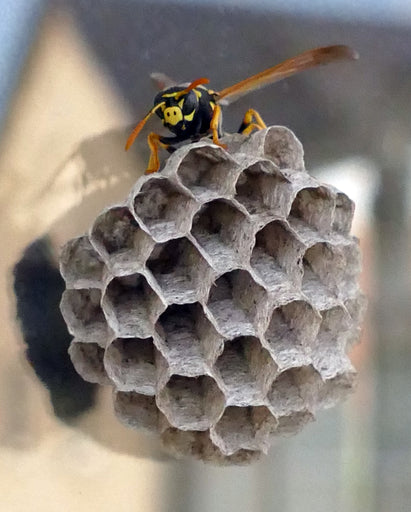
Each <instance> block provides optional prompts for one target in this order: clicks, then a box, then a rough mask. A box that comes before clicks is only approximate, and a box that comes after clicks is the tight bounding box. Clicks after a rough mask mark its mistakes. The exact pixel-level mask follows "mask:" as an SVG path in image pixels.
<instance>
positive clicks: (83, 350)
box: [68, 339, 112, 386]
mask: <svg viewBox="0 0 411 512" xmlns="http://www.w3.org/2000/svg"><path fill="white" fill-rule="evenodd" d="M68 352H69V354H70V358H71V361H72V363H73V366H74V368H75V369H76V371H77V373H78V374H79V375H81V377H83V379H84V380H87V381H88V382H94V383H97V384H101V385H102V386H104V385H108V384H112V382H111V381H110V379H109V377H108V375H107V373H106V370H105V369H104V364H103V358H104V349H103V348H102V347H100V346H99V345H98V344H97V343H89V342H87V343H84V342H82V341H78V340H76V339H75V340H74V341H73V342H72V343H71V345H70V347H69V349H68Z"/></svg>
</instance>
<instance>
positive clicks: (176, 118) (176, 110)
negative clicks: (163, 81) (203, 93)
mask: <svg viewBox="0 0 411 512" xmlns="http://www.w3.org/2000/svg"><path fill="white" fill-rule="evenodd" d="M157 105H161V107H160V108H158V109H157V110H156V114H157V115H158V116H159V117H160V119H161V120H162V121H163V124H164V126H166V127H167V128H169V129H170V130H171V131H175V130H184V129H185V127H186V124H187V123H190V122H191V121H192V120H193V118H194V115H195V113H196V111H197V109H198V96H197V93H196V91H195V90H194V89H192V90H190V91H188V92H187V91H186V88H185V87H184V86H176V87H169V88H168V89H165V90H164V91H162V92H160V93H159V94H157V96H156V97H155V99H154V107H156V106H157Z"/></svg>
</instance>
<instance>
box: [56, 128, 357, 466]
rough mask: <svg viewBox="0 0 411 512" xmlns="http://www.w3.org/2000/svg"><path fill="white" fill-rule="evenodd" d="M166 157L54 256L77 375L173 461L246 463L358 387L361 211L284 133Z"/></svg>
mask: <svg viewBox="0 0 411 512" xmlns="http://www.w3.org/2000/svg"><path fill="white" fill-rule="evenodd" d="M225 142H226V144H228V151H226V150H224V149H222V148H220V147H217V146H215V145H213V144H212V143H211V142H210V141H209V140H207V139H203V140H201V141H200V142H197V143H194V144H190V145H187V146H184V147H182V148H180V149H179V150H177V151H176V152H175V153H173V154H172V155H171V156H170V157H169V159H168V161H167V163H166V165H165V167H164V169H163V171H162V172H161V173H157V174H152V175H149V176H144V177H141V178H140V179H139V180H138V181H137V183H136V184H135V186H134V189H133V190H132V191H131V194H130V196H129V198H128V200H127V201H126V202H125V203H124V204H122V205H118V206H113V207H110V208H108V209H107V210H105V211H104V212H103V213H101V214H100V215H99V216H98V217H97V219H96V220H95V222H94V225H93V226H92V227H91V229H90V233H89V235H88V236H84V237H81V238H77V239H74V240H71V241H70V242H69V243H68V244H67V245H66V246H65V248H64V250H63V253H62V257H61V271H62V274H63V276H64V278H65V281H66V286H67V289H66V291H65V293H64V295H63V299H62V304H61V307H62V312H63V314H64V317H65V319H66V322H67V324H68V327H69V330H70V332H71V333H72V334H73V336H74V339H73V341H72V344H71V347H70V355H71V358H72V361H73V363H74V366H75V367H76V369H77V371H78V373H79V374H80V375H82V377H83V378H84V379H86V380H88V381H91V382H97V383H99V384H107V385H111V386H112V387H113V390H114V409H115V412H116V414H117V416H118V417H119V418H120V419H121V420H122V421H123V422H124V423H126V424H127V425H129V426H131V427H135V428H144V429H147V430H149V431H151V432H155V433H158V435H159V436H160V437H161V439H162V441H163V443H164V444H165V445H166V446H167V447H168V449H169V450H171V451H172V452H173V453H174V454H176V455H190V456H194V457H196V458H199V459H203V460H206V461H211V462H215V463H231V464H237V463H244V462H249V461H252V460H254V459H255V458H258V456H259V455H260V454H261V453H262V452H266V451H267V449H268V448H269V446H270V443H271V442H272V441H273V440H274V439H275V438H276V437H277V436H284V435H290V434H295V433H296V432H298V431H299V430H300V429H301V428H302V427H303V426H304V425H305V424H306V423H307V422H309V421H311V420H312V419H313V417H314V414H315V412H316V411H317V410H318V409H321V408H325V407H330V406H332V405H334V404H335V403H337V402H338V401H339V400H340V399H342V398H344V397H345V396H346V394H347V393H348V392H349V391H350V390H351V389H352V387H353V381H354V376H355V372H354V369H353V367H352V365H351V363H350V360H349V358H348V357H347V351H348V349H349V348H350V346H351V345H352V344H353V343H354V342H356V341H357V339H358V337H359V324H360V321H361V311H362V309H363V297H362V295H361V293H360V291H359V288H358V274H359V269H360V262H359V249H358V242H357V240H356V239H355V238H353V237H352V236H350V234H349V232H350V227H351V220H352V216H353V211H354V205H353V203H352V201H351V200H350V199H349V198H348V197H347V196H346V195H345V194H343V193H341V192H339V191H338V190H335V189H334V188H332V187H330V186H326V185H324V184H320V183H319V182H318V181H317V180H315V179H314V178H313V177H311V176H310V175H309V174H307V172H306V171H305V169H304V162H303V149H302V146H301V144H300V142H299V141H298V140H297V139H296V138H295V136H294V135H293V134H292V132H290V131H289V130H288V129H286V128H283V127H271V128H268V129H266V130H262V131H259V132H256V133H254V134H253V135H252V136H250V137H249V138H244V137H243V136H238V135H234V136H227V137H226V138H225Z"/></svg>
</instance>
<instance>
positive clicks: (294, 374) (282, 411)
mask: <svg viewBox="0 0 411 512" xmlns="http://www.w3.org/2000/svg"><path fill="white" fill-rule="evenodd" d="M321 386H322V380H321V377H320V375H319V374H318V372H317V371H316V370H315V369H314V367H313V366H312V365H308V366H302V367H298V368H290V369H289V370H286V371H284V372H282V373H281V374H280V375H279V376H278V377H277V378H276V379H275V381H274V383H273V385H272V386H271V389H270V391H269V393H268V395H267V397H268V400H269V402H270V410H271V412H272V413H273V414H274V415H275V416H276V417H278V418H280V417H289V416H290V415H291V414H292V413H294V412H301V411H306V410H307V408H309V409H311V408H314V407H315V404H316V396H317V394H318V390H319V389H320V387H321Z"/></svg>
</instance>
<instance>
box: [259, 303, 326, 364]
mask: <svg viewBox="0 0 411 512" xmlns="http://www.w3.org/2000/svg"><path fill="white" fill-rule="evenodd" d="M320 322H321V317H320V315H319V314H318V313H317V312H316V311H315V310H314V309H313V308H312V306H311V305H310V304H308V302H305V301H304V300H295V301H292V302H289V303H288V304H285V305H283V306H279V307H277V308H276V309H275V310H274V312H273V315H272V317H271V321H270V324H269V326H268V329H267V331H266V333H265V340H266V342H267V348H268V349H269V350H270V352H271V353H272V355H273V357H274V360H275V362H276V363H277V364H278V365H279V367H280V368H281V369H288V368H292V367H295V366H303V365H307V364H309V363H310V353H311V347H312V345H313V343H314V340H315V338H316V335H317V332H318V329H319V326H320Z"/></svg>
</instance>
